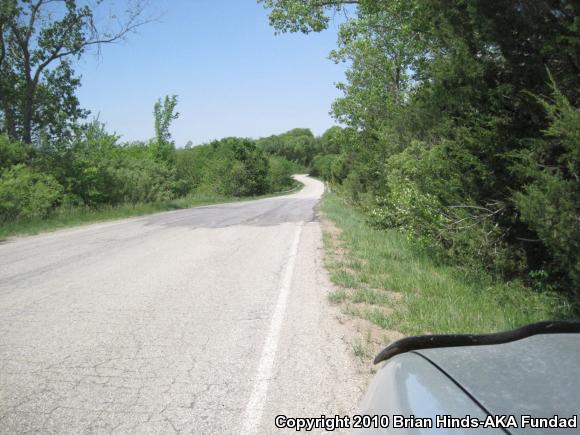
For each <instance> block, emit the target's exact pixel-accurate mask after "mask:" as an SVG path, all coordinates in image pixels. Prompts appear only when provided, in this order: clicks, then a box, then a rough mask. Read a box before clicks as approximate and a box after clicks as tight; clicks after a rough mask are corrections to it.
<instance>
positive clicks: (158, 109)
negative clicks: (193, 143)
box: [153, 95, 179, 161]
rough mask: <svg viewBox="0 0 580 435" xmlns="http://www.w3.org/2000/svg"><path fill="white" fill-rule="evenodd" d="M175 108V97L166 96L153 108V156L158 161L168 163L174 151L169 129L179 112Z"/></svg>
mask: <svg viewBox="0 0 580 435" xmlns="http://www.w3.org/2000/svg"><path fill="white" fill-rule="evenodd" d="M176 106H177V95H171V96H169V95H166V96H165V98H164V99H163V101H161V99H159V100H157V102H156V103H155V105H154V106H153V116H154V119H155V142H154V144H153V154H154V156H155V158H156V159H158V160H162V161H168V160H169V159H170V156H171V154H172V153H173V151H174V149H175V145H174V143H173V141H172V140H171V132H170V131H169V127H170V126H171V122H172V121H174V120H176V119H177V118H179V112H176V111H175V107H176Z"/></svg>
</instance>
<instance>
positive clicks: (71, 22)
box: [0, 0, 142, 143]
mask: <svg viewBox="0 0 580 435" xmlns="http://www.w3.org/2000/svg"><path fill="white" fill-rule="evenodd" d="M84 3H86V2H77V1H76V0H66V1H62V2H55V1H44V0H40V1H31V0H25V1H18V0H3V1H2V2H1V3H0V132H2V133H6V134H7V135H8V136H9V137H10V138H11V139H16V140H20V141H22V142H25V143H32V142H35V143H39V142H41V141H43V140H44V141H46V140H51V141H52V140H58V141H62V140H64V139H65V138H69V137H70V136H71V135H72V132H73V130H74V128H75V127H76V123H77V121H78V120H79V119H82V118H84V117H85V116H86V115H87V113H88V112H86V111H84V110H82V109H81V108H80V106H79V101H78V99H77V97H76V89H77V88H78V86H79V85H80V80H79V78H78V77H76V76H75V73H74V71H73V69H72V61H73V60H75V59H78V58H80V57H81V56H82V55H83V54H84V53H85V52H86V50H87V49H88V48H90V47H93V46H100V45H102V44H106V43H111V42H115V41H117V40H119V39H122V38H123V37H124V36H126V35H127V33H128V32H130V31H131V30H133V29H135V28H136V27H137V26H139V25H140V24H141V23H140V22H139V16H140V15H141V13H142V7H141V6H140V5H139V4H138V5H137V6H136V7H131V6H129V7H127V8H126V9H125V11H124V14H123V15H124V16H110V17H108V19H107V20H102V21H104V22H106V23H108V24H110V23H113V25H112V26H111V27H109V28H107V27H106V26H105V27H101V26H99V25H97V23H98V20H96V19H95V15H97V16H98V15H99V13H98V12H96V10H97V9H98V8H99V6H102V4H103V2H102V1H98V2H96V3H95V4H93V5H90V6H89V5H87V4H84ZM113 29H114V30H113Z"/></svg>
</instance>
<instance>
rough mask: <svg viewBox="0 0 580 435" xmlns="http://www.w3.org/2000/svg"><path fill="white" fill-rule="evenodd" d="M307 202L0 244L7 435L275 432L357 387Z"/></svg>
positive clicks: (283, 200)
mask: <svg viewBox="0 0 580 435" xmlns="http://www.w3.org/2000/svg"><path fill="white" fill-rule="evenodd" d="M297 178H298V179H299V180H300V181H301V182H303V183H304V184H305V187H304V188H303V189H302V190H301V191H300V192H298V193H296V194H293V195H288V196H284V197H278V198H270V199H262V200H257V201H248V202H240V203H232V204H224V205H215V206H207V207H199V208H193V209H188V210H180V211H175V212H169V213H160V214H156V215H151V216H147V217H143V218H134V219H126V220H121V221H115V222H109V223H102V224H95V225H89V226H84V227H80V228H75V229H70V230H64V231H58V232H54V233H49V234H44V235H40V236H33V237H25V238H14V239H10V240H8V241H4V242H1V243H0V432H1V433H23V432H38V433H174V432H180V433H216V434H217V433H219V434H222V433H236V434H237V433H272V432H275V431H276V430H275V428H274V417H275V416H276V415H278V414H285V415H288V416H295V417H297V416H301V417H305V416H310V417H312V416H320V415H321V414H326V415H332V414H345V413H352V411H353V409H354V408H355V406H356V404H357V403H358V400H359V398H360V395H361V387H360V384H361V381H360V377H359V375H358V374H357V371H356V368H355V365H354V363H353V361H352V359H351V355H350V353H351V352H350V351H349V349H348V346H347V344H346V343H345V342H344V340H343V339H342V335H343V332H342V329H341V328H342V326H341V325H340V324H339V323H338V322H337V321H336V314H335V312H334V311H333V309H332V308H331V307H329V306H328V303H327V299H326V292H327V290H328V281H327V277H326V275H325V273H324V272H323V270H322V266H321V249H322V248H321V233H320V226H319V224H318V222H317V219H316V210H315V209H316V206H317V204H318V202H319V199H320V197H321V195H322V193H323V190H324V187H323V185H322V183H320V182H318V181H316V180H313V179H311V178H308V177H306V176H297Z"/></svg>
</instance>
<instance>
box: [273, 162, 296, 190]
mask: <svg viewBox="0 0 580 435" xmlns="http://www.w3.org/2000/svg"><path fill="white" fill-rule="evenodd" d="M268 166H269V171H268V186H269V190H270V192H282V191H284V190H289V189H291V188H292V187H293V186H294V180H293V179H292V175H293V174H296V173H298V172H300V169H301V168H300V166H299V165H297V164H296V163H294V162H291V161H289V160H287V159H285V158H284V157H280V156H269V157H268Z"/></svg>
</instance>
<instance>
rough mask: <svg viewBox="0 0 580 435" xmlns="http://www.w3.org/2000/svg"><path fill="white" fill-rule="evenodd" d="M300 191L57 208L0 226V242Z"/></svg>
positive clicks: (206, 195)
mask: <svg viewBox="0 0 580 435" xmlns="http://www.w3.org/2000/svg"><path fill="white" fill-rule="evenodd" d="M300 187H302V183H299V182H297V181H295V182H294V187H293V188H292V189H290V190H287V191H284V192H276V193H269V194H265V195H259V196H246V197H231V196H221V195H216V194H209V193H199V194H194V195H189V196H187V197H183V198H178V199H174V200H171V201H163V202H155V203H145V204H125V205H119V206H104V207H101V208H98V209H91V208H69V209H65V208H59V209H57V210H55V211H54V212H53V213H52V214H51V215H50V216H48V217H47V218H45V219H33V220H26V221H19V222H9V223H4V224H2V225H0V240H1V239H4V238H6V237H10V236H16V235H31V234H38V233H42V232H45V231H53V230H57V229H61V228H68V227H74V226H78V225H83V224H90V223H96V222H103V221H109V220H115V219H123V218H129V217H135V216H143V215H147V214H152V213H158V212H163V211H170V210H180V209H186V208H190V207H199V206H203V205H211V204H219V203H226V202H237V201H248V200H252V199H262V198H269V197H272V196H278V195H287V194H290V193H292V192H294V191H296V190H298V189H299V188H300Z"/></svg>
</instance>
